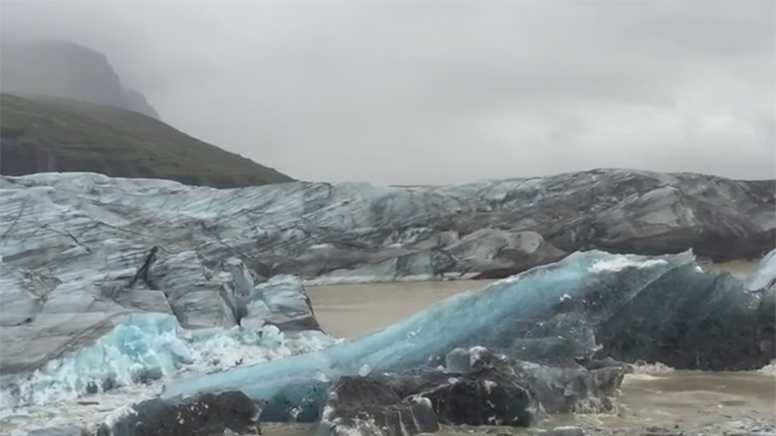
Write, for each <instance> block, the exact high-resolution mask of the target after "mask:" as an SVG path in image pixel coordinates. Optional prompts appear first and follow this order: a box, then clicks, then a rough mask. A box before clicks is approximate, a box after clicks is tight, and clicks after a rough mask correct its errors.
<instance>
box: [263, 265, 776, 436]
mask: <svg viewBox="0 0 776 436" xmlns="http://www.w3.org/2000/svg"><path fill="white" fill-rule="evenodd" d="M705 269H707V270H715V271H728V272H731V273H733V274H734V275H736V276H738V277H741V278H745V276H747V275H748V274H749V273H750V272H751V271H752V270H753V269H754V263H752V262H748V261H735V262H727V263H724V264H716V265H709V266H706V267H705ZM489 283H490V281H446V282H411V283H376V284H346V285H327V286H318V287H310V288H308V291H309V294H310V298H311V300H312V303H313V308H314V309H315V313H316V316H317V318H318V320H319V322H320V323H321V326H322V327H323V328H324V329H325V330H327V331H328V332H330V333H331V334H334V335H338V336H342V337H346V338H355V337H358V336H361V335H364V334H367V333H371V332H374V331H376V330H379V329H380V328H383V327H386V326H388V325H390V324H392V323H394V322H396V321H398V320H401V319H403V318H405V317H407V316H409V315H411V314H413V313H415V312H417V311H419V310H422V309H424V308H426V307H428V306H430V305H431V304H433V303H435V302H437V301H439V300H442V299H444V298H446V297H448V296H451V295H453V294H456V293H458V292H461V291H464V290H469V289H481V288H483V287H485V286H487V285H488V284H489ZM619 404H620V406H619V410H618V412H616V413H612V414H597V415H566V416H556V417H552V418H551V419H550V420H548V421H547V422H544V423H542V425H541V426H540V428H551V427H554V426H561V425H577V426H581V427H583V428H585V429H586V430H587V431H588V432H589V433H590V434H602V435H615V434H616V435H630V434H639V433H641V432H642V431H643V429H645V428H647V427H650V426H657V427H661V428H665V429H669V430H670V429H674V430H676V431H677V432H678V431H684V432H685V433H684V434H688V435H690V434H709V435H715V434H724V433H735V432H737V431H752V429H757V428H760V429H765V430H766V431H765V432H762V433H754V434H776V433H770V432H769V431H770V430H768V429H776V377H774V376H773V375H767V374H763V373H759V372H754V371H752V372H736V373H733V372H699V371H668V372H663V373H659V374H632V375H628V376H626V378H625V382H624V383H623V386H622V389H621V394H620V397H619ZM315 428H316V427H315V426H314V425H271V426H269V427H267V428H266V431H265V434H271V435H279V436H280V435H283V436H301V435H310V434H313V433H314V431H315ZM775 431H776V430H775ZM534 432H535V430H520V429H504V428H474V427H446V428H445V429H444V430H443V431H442V432H441V433H440V434H441V435H444V436H458V435H471V434H498V433H508V434H514V435H517V434H534ZM747 434H748V433H747Z"/></svg>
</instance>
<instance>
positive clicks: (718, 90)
mask: <svg viewBox="0 0 776 436" xmlns="http://www.w3.org/2000/svg"><path fill="white" fill-rule="evenodd" d="M0 24H2V26H1V27H2V34H1V35H2V37H3V38H5V39H21V40H27V39H38V40H39V39H52V40H61V41H70V42H74V43H77V44H81V45H84V46H87V47H90V48H93V49H95V50H98V51H100V52H102V53H103V54H105V55H106V56H107V57H108V59H109V60H110V62H111V63H112V65H113V67H114V68H115V70H116V71H117V73H118V74H119V76H120V77H121V78H122V81H124V82H125V83H127V84H128V85H129V86H131V87H133V88H135V89H138V90H139V91H141V92H142V93H143V94H145V96H146V97H147V98H148V100H149V102H150V103H151V104H152V105H153V106H154V107H155V108H156V109H157V110H158V111H159V112H160V114H161V117H162V119H163V120H164V121H165V122H167V123H169V124H171V125H172V126H174V127H176V128H178V129H180V130H182V131H184V132H186V133H188V134H190V135H192V136H195V137H198V138H200V139H202V140H205V141H208V142H211V143H213V144H215V145H217V146H219V147H222V148H225V149H227V150H230V151H233V152H237V153H240V154H242V155H244V156H246V157H249V158H251V159H253V160H255V161H256V162H259V163H261V164H264V165H268V166H271V167H274V168H276V169H278V170H279V171H282V172H284V173H286V174H289V175H290V176H292V177H295V178H298V179H303V180H315V181H369V182H374V183H384V184H441V183H460V182H468V181H473V180H478V179H485V178H505V177H523V176H537V175H543V174H552V173H558V172H566V171H575V170H585V169H591V168H601V167H624V168H635V169H649V170H658V171H692V172H702V173H712V174H718V175H722V176H727V177H734V178H747V179H759V178H774V177H776V122H775V120H774V109H776V82H775V81H774V77H776V2H773V1H769V0H762V1H760V0H746V1H740V2H713V1H682V2H668V1H666V2H660V1H650V2H647V1H623V2H617V1H561V0H559V1H553V2H546V1H544V2H540V1H527V0H526V1H510V2H507V1H496V2H487V3H485V2H478V1H452V0H451V1H444V2H432V1H417V2H407V1H399V0H394V1H356V0H349V1H335V0H331V1H312V0H308V1H261V2H255V1H236V0H234V1H224V2H212V1H204V0H201V1H187V2H182V1H169V2H154V1H151V0H133V1H132V2H120V1H102V2H100V1H84V0H76V1H67V2H65V1H45V0H41V1H36V0H24V1H19V0H4V1H3V2H2V6H1V7H0Z"/></svg>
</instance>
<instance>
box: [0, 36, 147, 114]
mask: <svg viewBox="0 0 776 436" xmlns="http://www.w3.org/2000/svg"><path fill="white" fill-rule="evenodd" d="M0 58H1V59H2V62H0V77H2V81H1V82H0V90H2V92H5V93H10V94H16V95H48V96H52V97H62V98H71V99H74V100H80V101H87V102H92V103H96V104H100V105H105V106H113V107H117V108H122V109H129V110H132V111H135V112H140V113H142V114H145V115H148V116H150V117H153V118H159V114H158V113H157V112H156V110H155V109H154V108H153V107H151V105H150V104H149V103H148V102H147V101H146V98H145V96H143V94H141V93H139V92H137V91H135V90H133V89H130V88H128V87H126V86H125V85H124V84H123V83H122V82H121V79H120V78H119V76H118V74H116V72H115V71H114V69H113V66H112V65H111V64H110V62H108V59H107V58H106V57H105V55H103V54H102V53H99V52H97V51H94V50H92V49H90V48H87V47H83V46H80V45H77V44H73V43H67V42H46V43H26V44H22V43H3V44H2V45H1V46H0Z"/></svg>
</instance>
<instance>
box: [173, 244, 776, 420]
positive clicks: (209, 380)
mask: <svg viewBox="0 0 776 436" xmlns="http://www.w3.org/2000/svg"><path fill="white" fill-rule="evenodd" d="M762 300H763V298H762V296H760V295H758V294H754V293H751V292H747V291H746V289H745V287H744V284H743V283H742V282H740V281H738V280H737V279H734V278H733V277H731V276H730V275H727V274H722V275H718V274H706V273H703V272H702V271H701V270H700V268H699V267H698V265H697V264H696V263H695V258H694V256H693V255H692V253H691V252H684V253H679V254H674V255H664V256H654V257H648V256H636V255H614V254H609V253H606V252H602V251H588V252H576V253H573V254H571V255H569V256H568V257H566V258H565V259H563V260H562V261H560V262H557V263H554V264H549V265H545V266H540V267H536V268H533V269H531V270H528V271H526V272H523V273H521V274H519V275H516V276H512V277H510V278H507V279H504V280H501V281H498V282H496V283H494V284H492V285H491V286H489V287H488V288H486V289H484V290H481V291H469V292H465V293H462V294H459V295H456V296H454V297H451V298H449V299H447V300H446V301H444V302H441V303H438V304H436V305H434V306H432V307H430V308H428V309H427V310H425V311H423V312H420V313H418V314H416V315H414V316H412V317H410V318H408V319H406V320H404V321H401V322H399V323H397V324H394V325H392V326H390V327H388V328H386V329H384V330H382V331H379V332H377V333H374V334H371V335H369V336H366V337H363V338H361V339H358V340H354V341H351V342H344V343H341V344H337V345H334V346H332V347H329V348H326V349H323V350H321V351H317V352H312V353H307V354H303V355H297V356H293V357H290V358H286V359H283V360H276V361H272V362H268V363H263V364H259V365H254V366H248V367H241V368H235V369H232V370H228V371H224V372H220V373H215V374H207V375H201V376H196V377H191V378H188V379H184V380H180V381H175V382H172V383H170V384H168V385H166V386H165V388H164V391H163V394H162V396H163V397H164V398H167V399H174V398H179V397H190V396H194V395H198V394H202V393H217V392H225V391H231V390H240V391H242V392H245V393H246V394H247V395H248V396H249V397H251V398H253V399H254V400H261V401H262V402H264V403H265V407H264V411H263V413H262V420H265V421H286V420H289V419H292V418H293V419H297V420H301V421H311V420H315V419H319V411H320V409H321V405H322V404H323V402H324V401H325V399H326V395H327V390H328V389H329V387H330V386H331V384H332V383H333V382H335V381H336V380H338V379H339V378H341V377H342V376H353V375H357V374H359V373H360V372H361V371H362V368H368V369H369V373H370V374H379V373H395V372H401V371H405V370H410V369H413V368H419V367H436V366H439V365H441V364H442V363H444V359H445V356H446V355H447V354H448V352H450V351H451V350H453V349H455V348H471V347H475V346H483V347H487V348H488V349H490V350H493V351H495V352H498V353H503V354H504V355H506V356H509V357H510V358H514V359H520V360H533V361H536V360H539V361H544V362H548V361H549V362H552V361H555V362H561V361H570V360H573V359H576V360H579V359H590V358H593V357H594V356H604V355H612V356H613V357H615V358H618V357H626V358H628V359H633V360H635V359H640V358H645V357H646V358H650V357H653V355H655V356H657V357H660V358H667V357H672V356H673V357H674V359H673V360H671V359H667V360H668V362H667V363H669V364H671V365H672V366H675V367H679V368H681V367H684V368H704V369H725V368H727V367H731V366H736V365H738V366H750V367H758V366H762V365H764V364H766V363H767V362H768V360H769V359H770V358H771V357H772V356H773V355H774V350H773V347H769V346H768V345H767V344H766V345H763V340H766V339H768V338H769V336H768V335H769V334H770V335H771V336H770V337H771V339H772V330H771V331H770V332H769V331H768V330H767V329H768V328H772V326H773V313H772V312H771V314H770V317H769V315H768V312H767V310H764V309H763V308H762V305H763V304H764V303H763V301H762ZM658 303H659V304H658ZM655 309H659V310H660V311H661V312H654V311H653V310H655ZM691 311H696V312H697V315H695V316H692V317H689V318H686V319H685V317H687V314H688V313H692V312H691ZM623 314H625V315H623ZM652 318H654V319H656V321H654V322H650V321H649V320H650V319H652ZM683 320H685V321H683ZM682 322H684V323H685V325H684V326H683V329H675V327H677V325H678V324H680V323H682ZM731 322H734V323H731ZM721 323H724V324H721ZM723 325H724V327H725V328H724V329H719V328H716V327H719V326H723ZM662 326H668V327H662ZM711 327H714V329H713V330H706V329H708V328H711ZM670 328H674V329H673V330H669V329H670ZM634 330H635V331H638V332H639V333H640V336H639V337H640V338H649V339H651V340H652V343H654V344H661V343H662V342H663V341H667V340H672V341H674V343H673V344H674V345H676V346H677V347H684V348H671V349H670V351H669V353H668V354H669V355H658V354H656V353H654V352H655V349H656V347H657V349H658V350H659V349H660V347H659V346H652V347H642V345H643V344H642V343H639V342H638V341H637V342H636V343H635V346H634V345H633V344H629V343H628V342H627V341H626V340H625V339H624V338H623V336H622V333H621V332H629V333H631V332H633V331H634ZM683 332H684V333H683ZM699 332H701V333H703V332H705V333H707V334H708V340H704V339H703V338H702V337H701V339H700V340H697V339H698V338H697V334H698V333H699ZM683 335H684V336H683ZM744 338H745V339H746V341H742V340H741V339H744ZM688 339H692V340H688ZM731 343H737V346H736V347H735V348H732V349H729V348H726V347H727V346H728V345H729V344H731ZM731 350H732V352H731ZM639 353H643V355H640V354H639ZM735 369H740V368H738V367H736V368H735Z"/></svg>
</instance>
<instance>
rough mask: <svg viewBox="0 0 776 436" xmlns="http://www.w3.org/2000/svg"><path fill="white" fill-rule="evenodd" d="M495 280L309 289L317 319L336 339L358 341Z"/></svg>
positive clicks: (373, 284)
mask: <svg viewBox="0 0 776 436" xmlns="http://www.w3.org/2000/svg"><path fill="white" fill-rule="evenodd" d="M491 282H493V280H460V281H432V282H393V283H366V284H343V285H325V286H309V287H308V288H307V292H308V294H309V295H310V300H312V303H313V310H315V317H316V318H317V319H318V322H319V323H320V324H321V326H322V327H323V329H324V330H325V331H326V332H327V333H329V334H332V335H334V336H338V337H342V338H356V337H358V336H363V335H365V334H368V333H372V332H374V331H376V330H379V329H381V328H383V327H387V326H389V325H391V324H393V323H395V322H396V321H399V320H402V319H404V318H406V317H408V316H410V315H412V314H414V313H416V312H419V311H421V310H423V309H425V308H427V307H428V306H430V305H432V304H434V303H436V302H437V301H441V300H444V299H445V298H447V297H449V296H451V295H454V294H457V293H459V292H462V291H465V290H469V289H481V288H484V287H485V286H487V285H488V284H489V283H491Z"/></svg>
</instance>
